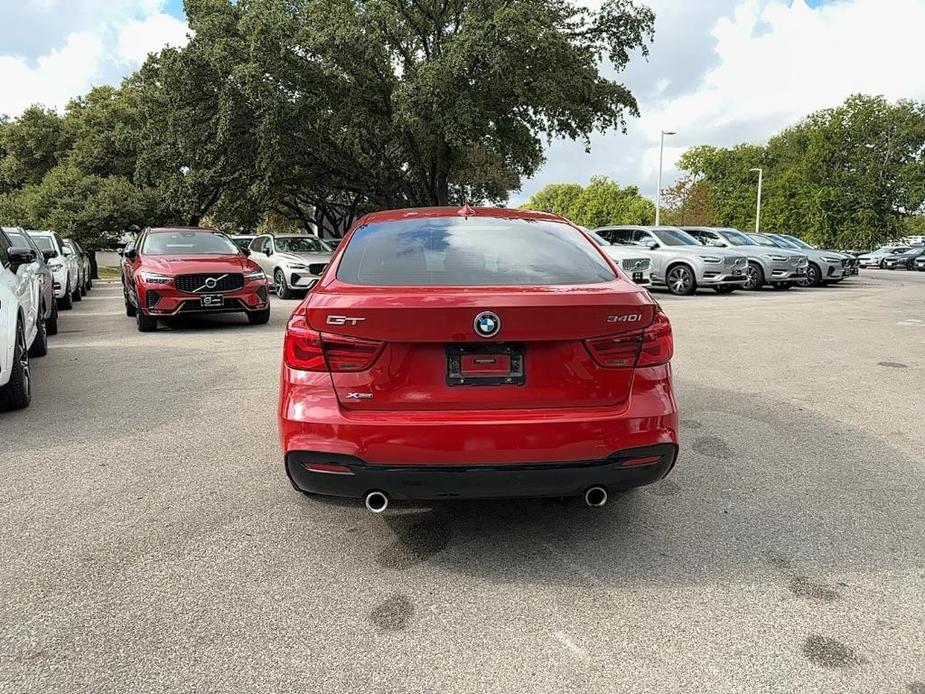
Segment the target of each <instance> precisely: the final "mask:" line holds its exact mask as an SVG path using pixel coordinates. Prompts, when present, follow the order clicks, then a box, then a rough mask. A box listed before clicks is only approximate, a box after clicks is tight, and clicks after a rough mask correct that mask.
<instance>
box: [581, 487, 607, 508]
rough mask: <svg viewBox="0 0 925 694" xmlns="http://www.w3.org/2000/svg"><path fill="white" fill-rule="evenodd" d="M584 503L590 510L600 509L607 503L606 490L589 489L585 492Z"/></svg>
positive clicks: (599, 488)
mask: <svg viewBox="0 0 925 694" xmlns="http://www.w3.org/2000/svg"><path fill="white" fill-rule="evenodd" d="M585 503H586V504H587V505H588V506H590V507H592V508H600V507H601V506H603V505H604V504H606V503H607V490H606V489H604V488H603V487H589V488H588V491H586V492H585Z"/></svg>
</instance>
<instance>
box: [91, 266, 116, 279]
mask: <svg viewBox="0 0 925 694" xmlns="http://www.w3.org/2000/svg"><path fill="white" fill-rule="evenodd" d="M96 272H97V274H98V275H99V276H100V279H101V280H117V279H119V278H120V277H121V276H122V268H118V267H98V268H96Z"/></svg>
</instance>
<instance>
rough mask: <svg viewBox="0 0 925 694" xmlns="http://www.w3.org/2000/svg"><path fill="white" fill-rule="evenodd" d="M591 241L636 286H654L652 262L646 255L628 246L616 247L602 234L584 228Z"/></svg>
mask: <svg viewBox="0 0 925 694" xmlns="http://www.w3.org/2000/svg"><path fill="white" fill-rule="evenodd" d="M582 229H584V230H585V231H586V232H587V233H588V235H589V236H590V237H591V239H592V240H593V241H594V242H595V243H596V244H597V245H599V246H600V247H601V248H603V249H604V253H606V254H607V255H608V256H610V257H611V258H612V259H613V261H614V262H615V263H616V264H617V265H618V266H619V268H620V269H621V270H623V272H625V273H626V274H627V275H628V276H629V278H630V279H631V280H633V282H635V283H636V284H639V285H642V286H646V285H648V284H652V261H651V260H649V258H647V257H645V256H644V255H642V254H640V253H637V252H635V251H633V250H632V249H631V248H629V247H627V246H616V245H614V244H612V243H610V241H608V240H607V239H605V238H604V237H603V236H601V235H600V234H597V233H595V232H593V231H591V230H590V229H585V228H584V227H582Z"/></svg>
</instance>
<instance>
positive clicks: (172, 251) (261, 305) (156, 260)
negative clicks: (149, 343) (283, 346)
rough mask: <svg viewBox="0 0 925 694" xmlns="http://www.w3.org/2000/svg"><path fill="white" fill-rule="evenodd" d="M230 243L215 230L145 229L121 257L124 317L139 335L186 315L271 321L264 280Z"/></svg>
mask: <svg viewBox="0 0 925 694" xmlns="http://www.w3.org/2000/svg"><path fill="white" fill-rule="evenodd" d="M248 255H249V251H243V250H241V249H240V248H238V246H237V245H235V243H234V242H233V241H231V239H229V238H228V237H227V236H225V235H224V234H222V233H220V232H219V231H217V230H214V229H201V228H198V227H171V228H165V229H145V230H144V231H143V232H142V233H141V234H140V235H139V237H138V239H137V240H136V241H135V243H134V244H133V245H132V246H131V247H129V248H128V249H127V250H126V251H125V255H124V261H123V263H122V291H123V293H124V294H125V313H126V315H128V316H134V317H135V320H136V321H137V323H138V329H139V330H140V331H142V332H149V331H152V330H156V329H157V319H158V318H159V317H166V316H176V315H178V314H188V313H231V312H241V311H243V312H244V313H246V314H247V318H248V320H249V321H250V322H251V323H254V324H263V323H266V322H267V321H269V320H270V299H269V294H268V289H267V278H266V276H265V275H264V274H263V270H261V269H260V267H259V266H258V265H257V263H255V262H253V261H252V260H249V259H248V257H247V256H248Z"/></svg>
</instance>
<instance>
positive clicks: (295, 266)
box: [286, 263, 308, 270]
mask: <svg viewBox="0 0 925 694" xmlns="http://www.w3.org/2000/svg"><path fill="white" fill-rule="evenodd" d="M286 267H288V268H289V269H290V270H307V269H308V266H307V265H303V264H302V263H288V264H287V265H286Z"/></svg>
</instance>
